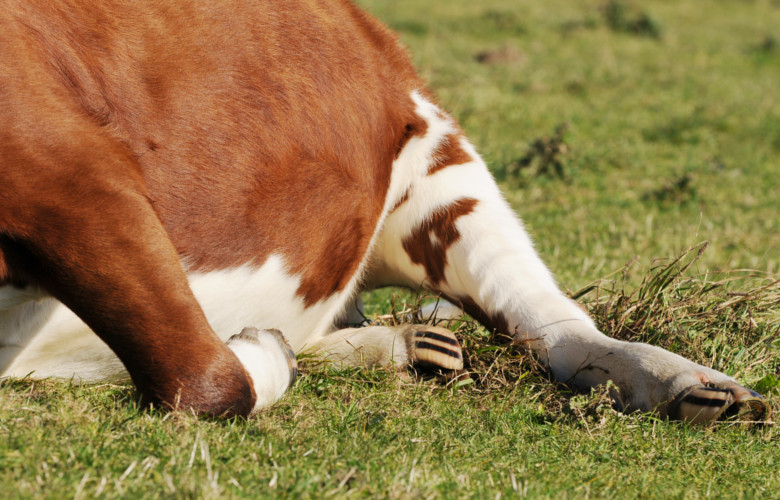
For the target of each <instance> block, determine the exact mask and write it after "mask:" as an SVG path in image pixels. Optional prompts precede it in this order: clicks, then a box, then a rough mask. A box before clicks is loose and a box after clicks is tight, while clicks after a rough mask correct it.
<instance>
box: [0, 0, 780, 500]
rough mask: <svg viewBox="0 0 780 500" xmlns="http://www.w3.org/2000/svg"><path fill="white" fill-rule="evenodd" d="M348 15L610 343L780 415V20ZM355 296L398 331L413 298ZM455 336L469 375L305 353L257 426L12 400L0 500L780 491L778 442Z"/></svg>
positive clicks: (99, 403) (616, 6) (572, 14)
mask: <svg viewBox="0 0 780 500" xmlns="http://www.w3.org/2000/svg"><path fill="white" fill-rule="evenodd" d="M360 3H361V4H362V5H364V6H365V7H366V8H368V9H369V10H370V11H371V12H373V13H374V14H376V15H377V16H379V17H380V18H382V19H383V20H385V21H386V22H387V23H389V24H390V25H391V26H392V27H393V28H395V29H396V30H397V31H398V32H399V33H400V34H401V36H402V39H403V41H404V42H405V43H406V44H407V45H408V46H409V47H410V48H411V51H412V54H413V57H414V59H415V62H416V64H417V66H418V68H419V70H420V72H421V73H422V74H423V76H424V77H425V78H426V79H427V80H428V81H429V82H430V85H431V87H432V88H433V90H434V91H435V92H436V94H437V95H438V97H439V99H440V102H441V104H442V105H443V106H444V107H445V108H446V109H448V110H449V111H450V112H452V113H453V114H454V115H455V116H456V117H457V118H458V119H459V120H460V123H461V125H462V126H463V127H464V129H465V130H466V132H467V134H468V136H469V137H470V139H471V140H472V142H474V143H475V144H476V146H477V148H478V150H479V151H480V152H481V153H482V154H483V156H484V157H485V159H486V160H487V161H488V163H489V165H490V166H491V169H493V171H494V173H495V175H496V177H497V178H498V179H499V182H500V184H501V186H502V188H503V190H504V192H505V193H506V195H507V197H508V199H509V200H510V202H511V204H512V205H513V207H514V208H515V209H517V211H518V212H519V213H520V214H521V216H522V217H523V219H524V221H525V223H526V226H527V227H528V229H529V231H530V232H531V234H532V235H533V236H534V238H535V241H536V242H537V247H538V249H539V251H540V252H541V254H542V255H543V258H544V259H545V260H546V262H547V263H548V265H549V266H550V267H551V268H552V269H553V271H554V272H555V274H556V276H557V278H558V280H559V282H560V283H561V285H562V286H563V287H564V289H565V290H568V291H569V292H570V293H571V294H572V296H575V297H577V299H578V300H579V301H581V302H582V303H583V304H585V305H586V307H588V308H589V309H590V310H591V312H592V313H593V314H594V316H595V317H596V319H597V321H598V323H599V324H600V326H601V327H602V329H603V330H604V331H605V332H607V333H609V334H611V335H616V336H619V337H621V338H625V339H634V340H644V341H649V342H651V343H654V344H657V345H661V346H663V347H666V348H668V349H671V350H673V351H675V352H679V353H680V354H683V355H685V356H687V357H690V358H692V359H694V360H696V361H698V362H700V363H704V364H707V365H711V366H713V367H714V368H717V369H719V370H721V371H724V372H726V373H728V374H731V375H734V376H736V377H738V378H739V379H740V380H741V381H743V382H744V383H745V384H746V385H748V386H753V387H756V388H758V389H759V390H762V391H763V392H764V393H765V394H766V395H767V396H768V397H769V398H770V399H771V400H772V406H773V411H774V414H775V418H777V415H780V382H779V381H778V378H780V284H778V279H780V28H778V27H780V1H778V0H675V1H669V0H646V1H643V2H638V1H637V2H632V3H629V2H623V1H618V2H608V1H607V0H578V1H571V0H569V1H564V0H546V1H544V2H526V1H523V2H520V1H513V2H508V1H506V0H480V1H478V2H477V1H473V0H449V1H447V2H433V1H427V2H421V1H418V0H361V2H360ZM705 242H708V244H707V243H705ZM366 299H367V300H368V311H369V312H370V313H371V314H373V315H378V317H380V318H381V319H382V320H383V321H387V322H392V321H395V320H396V319H397V318H398V317H400V316H403V314H404V311H406V310H407V309H411V308H413V307H414V306H415V305H416V304H417V303H418V302H419V301H420V300H421V299H424V297H423V298H421V297H418V296H417V295H416V294H415V293H414V292H407V291H400V290H389V291H388V290H385V291H380V292H375V293H372V294H370V295H368V296H367V297H366ZM457 328H458V331H459V333H460V337H461V338H462V339H463V343H464V346H465V347H466V348H467V349H469V352H470V353H471V354H469V356H468V359H467V365H468V368H469V369H470V371H471V372H472V378H471V380H470V381H469V380H461V381H460V382H455V383H450V385H444V384H442V383H439V382H437V381H435V380H422V381H421V380H418V379H415V378H412V377H409V376H408V375H407V374H405V373H401V374H397V373H394V372H391V371H364V370H348V371H336V370H333V369H331V368H329V367H327V366H325V365H323V364H322V363H319V362H317V360H316V359H303V360H302V361H301V365H302V366H301V368H302V370H301V371H302V376H301V378H300V379H299V380H298V382H297V383H296V385H295V386H294V388H293V389H292V390H291V392H290V393H289V394H288V395H287V396H286V397H285V398H284V399H283V400H282V401H281V402H280V403H279V404H277V405H276V406H275V407H274V408H273V409H271V410H269V411H267V412H264V413H263V414H261V415H259V416H257V417H254V418H252V419H250V420H248V421H247V420H234V421H216V420H208V419H197V418H194V417H192V416H191V415H187V414H171V413H163V412H156V411H147V410H143V409H139V408H138V407H137V406H136V404H135V403H134V397H135V395H134V392H133V390H132V388H131V387H130V386H129V385H126V384H121V383H120V384H108V385H100V386H86V387H85V386H77V385H73V384H70V383H67V382H59V381H49V380H47V381H35V382H33V381H29V380H4V381H0V485H2V487H1V488H0V498H58V499H59V498H68V497H75V498H94V497H99V498H116V497H123V498H159V497H172V498H182V497H184V498H241V497H248V498H262V497H272V498H276V497H280V498H285V497H316V498H323V497H337V498H340V497H387V498H436V497H441V498H491V499H492V498H499V497H503V498H511V497H519V496H529V497H539V498H552V497H554V498H587V497H599V498H601V497H616V498H632V497H642V498H651V497H660V498H777V496H778V494H779V493H778V492H779V491H780V473H778V471H780V431H779V430H778V426H777V425H776V424H775V423H772V422H770V423H769V424H767V425H763V426H747V425H745V424H740V423H736V422H727V423H721V424H717V425H713V426H706V427H697V426H691V425H688V424H684V423H679V422H667V421H664V420H660V419H657V418H655V417H653V416H649V415H637V414H630V415H623V414H621V413H618V412H615V411H613V410H612V409H611V408H610V406H609V403H608V401H607V400H606V398H605V397H604V394H603V393H599V392H594V393H591V394H573V393H571V392H570V391H568V390H566V388H565V387H561V386H560V385H553V384H551V383H549V382H548V381H547V380H546V378H545V375H544V372H543V370H541V369H540V368H539V367H538V366H537V365H536V364H535V363H534V361H533V359H532V358H531V357H530V356H529V355H527V354H525V353H523V352H521V351H519V350H517V349H515V348H511V347H495V346H491V345H490V344H488V343H487V341H486V337H487V334H486V332H484V331H483V330H481V329H479V328H478V327H476V326H475V325H474V324H473V323H470V322H469V321H463V322H461V323H460V324H458V325H457Z"/></svg>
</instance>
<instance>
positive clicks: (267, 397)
mask: <svg viewBox="0 0 780 500" xmlns="http://www.w3.org/2000/svg"><path fill="white" fill-rule="evenodd" d="M226 344H227V346H228V347H229V348H230V349H231V350H232V351H233V352H234V353H235V354H236V356H237V357H238V359H239V361H241V363H242V364H243V365H244V368H245V369H246V371H247V373H248V374H249V375H250V376H251V377H252V382H253V384H254V389H255V395H256V397H257V400H256V402H255V407H254V409H253V411H252V413H254V412H256V411H258V410H260V409H262V408H265V407H268V406H270V405H271V404H272V403H273V402H274V401H276V400H278V399H279V398H280V397H281V396H282V395H283V394H284V393H285V392H286V391H287V389H289V388H290V386H292V384H293V382H295V379H296V377H297V376H298V362H297V361H296V359H295V352H294V351H293V350H292V348H291V347H290V344H288V343H287V340H286V339H285V338H284V335H282V332H280V331H279V330H275V329H270V330H258V329H257V328H244V329H243V330H241V333H238V334H236V335H233V336H232V337H230V338H229V339H228V341H227V343H226Z"/></svg>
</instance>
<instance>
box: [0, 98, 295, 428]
mask: <svg viewBox="0 0 780 500" xmlns="http://www.w3.org/2000/svg"><path fill="white" fill-rule="evenodd" d="M52 113H54V111H52ZM51 119H52V121H53V122H55V123H63V124H67V125H68V126H69V127H70V128H71V129H70V130H67V131H66V130H53V131H52V132H51V134H50V136H49V137H47V138H46V140H47V141H48V146H47V147H43V146H41V147H38V148H30V149H27V148H25V147H22V146H20V147H19V148H10V147H9V148H7V149H6V150H5V151H6V153H7V154H4V156H3V158H2V159H0V167H4V166H10V167H13V168H9V169H8V173H7V175H5V176H4V181H5V182H6V186H4V189H6V190H7V191H8V192H11V193H14V194H15V195H14V197H11V198H4V199H3V203H2V204H0V250H2V252H3V255H4V257H5V261H6V263H7V265H8V268H9V269H10V271H11V273H12V275H13V276H14V277H15V279H17V280H19V281H22V282H28V283H31V284H36V285H38V286H40V287H42V288H43V289H45V290H47V291H48V292H49V293H51V294H52V295H53V296H55V297H56V298H57V299H59V300H60V301H61V302H62V303H64V304H65V305H66V306H68V307H69V308H70V309H71V310H73V312H75V313H76V314H77V315H78V316H79V317H80V318H81V319H82V320H83V321H84V322H85V323H86V324H87V325H89V326H90V328H91V329H92V330H93V331H94V332H95V333H97V335H98V336H99V337H100V338H101V339H102V340H103V341H104V342H105V343H106V344H108V346H109V347H110V348H111V349H112V350H113V351H114V352H115V353H116V354H117V356H118V357H119V359H120V360H121V361H122V362H123V364H124V365H125V367H126V368H127V370H128V372H129V373H130V376H131V378H132V380H133V382H134V383H135V385H136V387H137V388H138V390H139V392H140V394H141V396H142V400H143V401H144V402H149V403H153V404H157V405H162V406H164V407H169V408H183V409H192V410H194V411H196V412H198V413H203V414H212V415H225V414H227V415H231V414H236V415H246V414H248V413H250V412H251V411H252V410H255V409H257V408H258V407H259V406H262V405H265V404H269V403H270V402H272V401H273V400H274V399H276V398H277V397H278V396H279V394H280V393H281V392H282V390H281V389H280V387H282V386H283V387H287V385H289V380H287V381H284V380H282V381H278V382H275V383H271V384H268V383H267V382H268V381H267V380H266V378H272V379H274V380H277V379H282V378H284V377H287V378H288V379H289V378H290V377H291V370H290V368H289V363H288V362H289V360H288V358H287V354H286V353H287V348H286V347H285V346H284V345H283V344H282V343H281V342H278V341H272V340H269V339H268V338H265V339H258V344H257V345H258V346H260V347H258V348H252V347H249V344H251V342H249V341H246V340H241V339H239V340H236V341H235V342H232V343H231V347H232V350H231V348H229V347H228V346H226V345H225V343H223V342H222V341H220V339H219V338H218V337H217V335H216V334H215V333H214V332H213V331H212V329H211V327H210V326H209V324H208V322H207V320H206V318H205V316H204V314H203V312H202V310H201V308H200V306H199V304H198V303H197V301H196V299H195V297H194V295H193V294H192V292H191V290H190V288H189V285H188V283H187V278H186V275H185V273H184V270H183V269H182V267H181V264H180V263H179V258H178V255H177V252H176V249H175V248H174V246H173V244H172V243H171V241H170V239H169V237H168V235H167V233H166V231H165V229H164V227H163V225H162V223H161V222H160V220H159V218H158V217H157V214H156V212H155V210H154V208H153V207H152V204H151V202H150V201H149V197H148V195H147V193H146V189H145V184H144V180H143V178H142V176H141V174H140V169H139V168H138V166H137V165H136V164H135V161H136V160H135V158H134V157H133V155H132V154H130V153H129V152H128V151H127V148H126V146H125V145H123V144H122V143H120V142H118V141H115V140H113V139H110V138H107V136H106V134H105V133H104V132H103V130H101V129H100V128H99V127H96V126H91V123H90V122H87V121H84V122H79V121H78V120H77V119H71V118H68V119H63V120H60V121H57V120H56V119H55V118H54V117H52V118H51ZM33 129H34V128H33ZM73 129H75V130H73ZM60 139H62V140H61V141H60ZM24 140H26V139H25V138H20V139H19V141H20V143H21V142H23V141H24ZM31 140H32V139H29V140H28V142H29V141H31ZM33 150H35V151H37V153H36V154H34V155H33V154H28V153H27V152H28V151H33ZM265 348H267V349H268V350H269V351H273V350H274V349H275V350H276V351H277V354H273V353H272V352H265ZM234 351H235V353H236V354H238V357H237V355H236V354H234ZM253 354H255V355H257V356H266V357H267V358H272V359H271V360H269V363H271V365H265V366H260V365H261V364H262V363H261V362H258V361H252V360H251V359H250V358H251V356H252V355H253ZM239 358H240V359H241V360H242V361H244V362H245V363H247V364H248V365H251V366H250V367H249V368H248V369H245V367H244V366H242V363H241V362H240V361H239ZM258 392H261V393H260V394H258Z"/></svg>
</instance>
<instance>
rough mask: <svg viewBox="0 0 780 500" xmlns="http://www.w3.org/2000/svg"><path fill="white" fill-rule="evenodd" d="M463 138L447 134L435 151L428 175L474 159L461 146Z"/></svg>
mask: <svg viewBox="0 0 780 500" xmlns="http://www.w3.org/2000/svg"><path fill="white" fill-rule="evenodd" d="M461 138H462V136H460V135H454V134H453V135H448V136H447V138H446V140H445V141H443V142H442V143H441V145H439V147H438V149H436V151H434V153H433V159H434V161H433V163H431V166H430V167H429V168H428V175H433V174H435V173H436V172H438V171H440V170H442V169H444V168H447V167H449V166H452V165H462V164H464V163H468V162H471V161H474V158H472V157H471V155H470V154H468V153H467V152H465V151H463V148H461V147H460V140H461Z"/></svg>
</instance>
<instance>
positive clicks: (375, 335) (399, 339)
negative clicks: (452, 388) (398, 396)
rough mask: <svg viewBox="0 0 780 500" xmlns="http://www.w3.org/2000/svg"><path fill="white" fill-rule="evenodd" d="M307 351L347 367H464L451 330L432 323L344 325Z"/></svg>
mask: <svg viewBox="0 0 780 500" xmlns="http://www.w3.org/2000/svg"><path fill="white" fill-rule="evenodd" d="M306 351H307V352H312V353H316V354H319V355H321V356H323V357H324V358H325V359H327V360H328V361H331V362H333V363H335V364H336V365H340V366H346V367H366V368H376V367H391V366H398V367H402V366H407V365H417V364H420V365H428V366H433V367H438V368H442V369H445V370H460V369H462V368H463V356H462V354H461V349H460V343H459V342H458V341H457V339H456V338H455V336H454V335H453V334H452V332H450V331H449V330H446V329H444V328H438V327H435V326H430V325H402V326H368V327H364V328H345V329H343V330H338V331H335V332H333V333H329V334H327V335H325V336H323V337H322V338H321V339H319V340H318V341H317V342H316V343H314V344H312V345H310V346H308V347H307V348H306Z"/></svg>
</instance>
